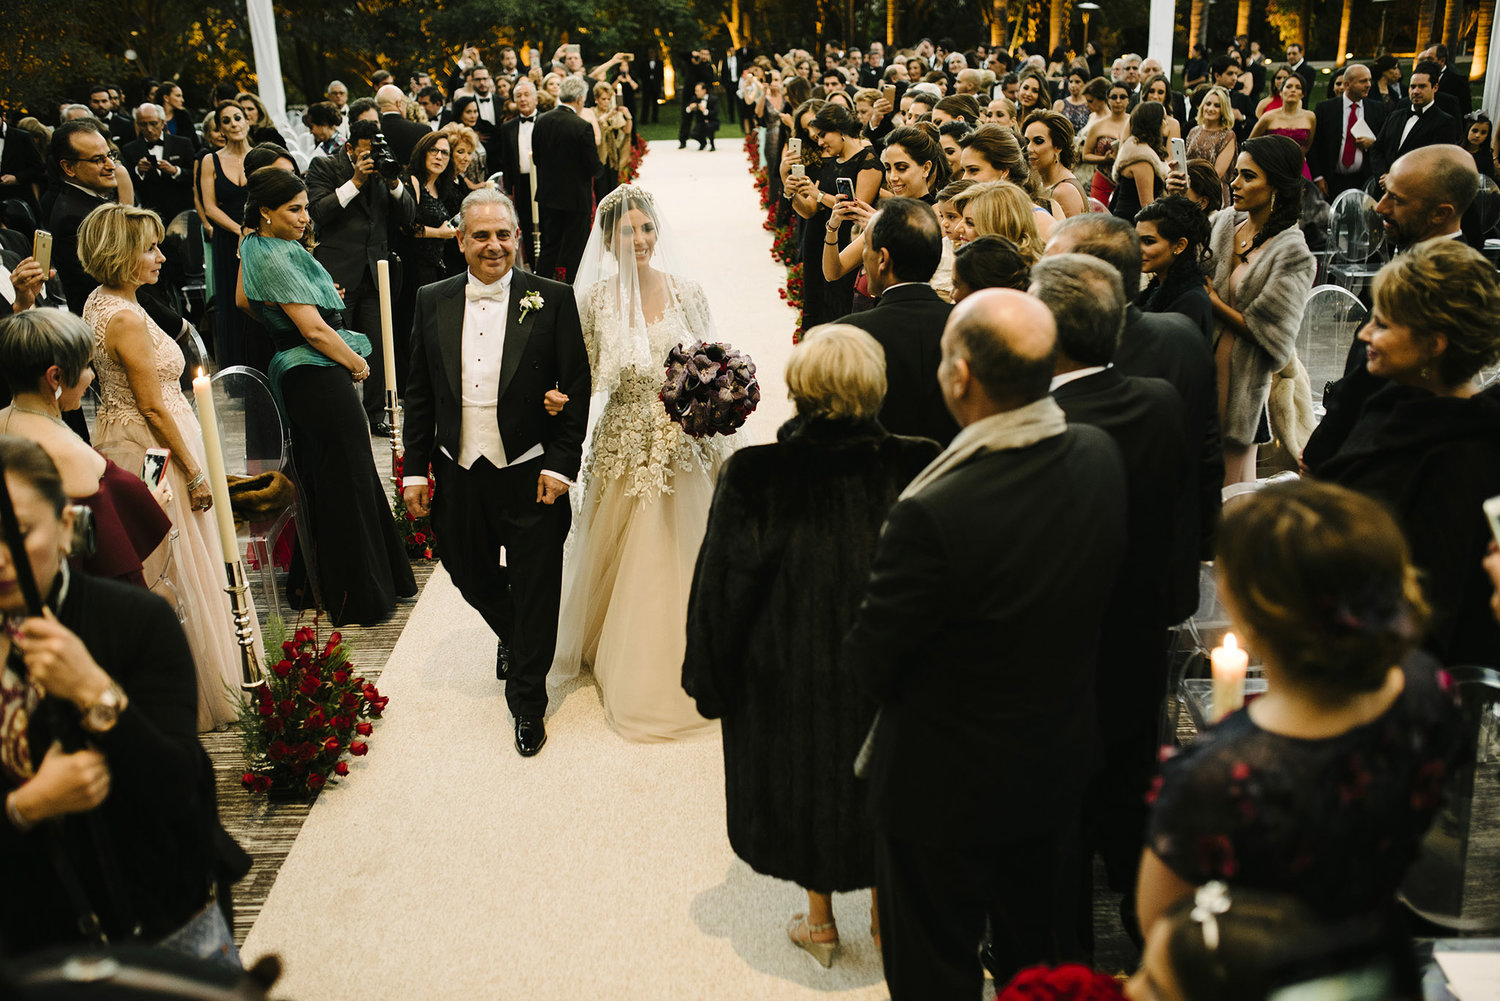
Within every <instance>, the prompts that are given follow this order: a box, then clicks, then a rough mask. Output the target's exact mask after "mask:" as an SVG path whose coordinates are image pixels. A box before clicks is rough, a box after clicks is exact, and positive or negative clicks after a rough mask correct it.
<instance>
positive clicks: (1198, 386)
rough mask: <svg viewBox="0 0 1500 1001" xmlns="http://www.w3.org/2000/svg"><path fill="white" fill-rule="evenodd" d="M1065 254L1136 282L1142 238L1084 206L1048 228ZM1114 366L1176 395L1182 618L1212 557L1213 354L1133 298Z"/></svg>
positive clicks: (1178, 603) (1187, 328)
mask: <svg viewBox="0 0 1500 1001" xmlns="http://www.w3.org/2000/svg"><path fill="white" fill-rule="evenodd" d="M1174 179H1175V180H1177V181H1178V182H1181V181H1183V177H1182V175H1180V174H1174V176H1173V178H1169V179H1168V183H1169V184H1171V183H1172V182H1173V180H1174ZM1067 253H1079V254H1088V255H1089V256H1090V257H1097V258H1099V259H1100V260H1102V261H1104V262H1105V263H1107V264H1109V265H1111V266H1112V267H1113V268H1114V269H1115V270H1116V271H1117V272H1119V275H1120V281H1121V286H1122V287H1123V288H1139V287H1140V283H1141V240H1140V237H1139V236H1137V235H1136V231H1135V227H1134V226H1132V225H1130V223H1128V222H1126V221H1125V220H1123V219H1120V218H1117V217H1115V216H1112V215H1109V214H1107V213H1102V212H1085V213H1081V214H1079V215H1076V216H1072V217H1070V218H1068V219H1065V220H1063V222H1061V223H1059V224H1058V225H1057V227H1056V228H1055V229H1054V230H1053V231H1052V237H1051V239H1050V240H1049V241H1048V243H1047V256H1048V257H1051V256H1053V255H1054V254H1067ZM1114 367H1115V370H1116V371H1118V372H1119V373H1120V374H1121V375H1135V376H1148V377H1154V378H1158V379H1165V380H1166V381H1167V382H1168V383H1170V384H1171V385H1172V387H1173V388H1174V389H1176V390H1177V393H1178V395H1179V396H1181V397H1182V403H1183V414H1184V420H1185V422H1186V423H1185V425H1184V429H1183V430H1184V434H1185V435H1186V438H1187V442H1188V447H1189V448H1190V449H1192V452H1193V455H1194V456H1195V460H1194V462H1193V464H1192V468H1191V469H1190V470H1189V471H1188V474H1187V476H1186V478H1185V479H1184V482H1183V493H1184V496H1185V498H1187V499H1186V500H1185V502H1184V503H1183V504H1182V505H1181V506H1180V508H1179V511H1180V514H1179V517H1180V518H1181V524H1180V526H1179V527H1180V529H1181V530H1180V531H1179V532H1178V533H1177V534H1176V535H1175V536H1174V537H1173V546H1174V554H1173V560H1172V566H1173V567H1174V570H1173V573H1172V578H1171V582H1170V586H1171V599H1170V604H1171V616H1170V617H1171V620H1172V621H1174V622H1181V621H1182V620H1183V619H1186V618H1187V617H1188V616H1190V615H1192V614H1193V611H1194V610H1195V609H1196V608H1197V607H1198V566H1197V564H1198V561H1199V560H1211V559H1213V556H1214V539H1215V537H1216V535H1217V534H1218V527H1219V508H1220V503H1221V490H1222V487H1223V485H1224V447H1223V439H1222V438H1221V437H1220V434H1219V397H1218V391H1217V389H1216V384H1217V380H1216V375H1215V369H1214V359H1213V353H1212V351H1211V350H1210V348H1209V345H1208V341H1207V340H1205V339H1204V336H1203V333H1202V331H1200V330H1199V329H1198V327H1197V326H1196V325H1194V324H1193V322H1192V321H1191V320H1189V319H1187V318H1186V317H1184V316H1181V315H1179V314H1177V313H1147V312H1144V311H1143V310H1142V309H1141V308H1140V307H1139V306H1137V305H1135V304H1134V303H1131V304H1129V305H1128V306H1126V307H1125V329H1124V331H1123V332H1122V333H1121V334H1120V343H1119V346H1118V347H1117V348H1116V349H1115V355H1114Z"/></svg>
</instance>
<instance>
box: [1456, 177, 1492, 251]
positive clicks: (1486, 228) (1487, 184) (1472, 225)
mask: <svg viewBox="0 0 1500 1001" xmlns="http://www.w3.org/2000/svg"><path fill="white" fill-rule="evenodd" d="M1463 231H1464V236H1465V237H1474V238H1478V239H1480V240H1483V238H1484V237H1487V236H1490V235H1492V234H1494V233H1500V185H1496V184H1495V182H1494V181H1492V180H1490V179H1489V177H1488V176H1487V175H1485V174H1480V175H1479V191H1478V193H1476V194H1475V195H1474V200H1473V201H1472V202H1470V203H1469V208H1468V211H1466V212H1464V219H1463Z"/></svg>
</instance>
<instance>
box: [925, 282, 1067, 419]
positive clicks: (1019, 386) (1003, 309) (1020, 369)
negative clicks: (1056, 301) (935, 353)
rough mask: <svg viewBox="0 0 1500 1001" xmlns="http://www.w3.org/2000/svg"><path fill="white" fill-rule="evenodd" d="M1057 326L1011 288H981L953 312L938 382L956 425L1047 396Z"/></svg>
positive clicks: (1038, 303) (1038, 306) (1043, 309)
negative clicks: (956, 420)
mask: <svg viewBox="0 0 1500 1001" xmlns="http://www.w3.org/2000/svg"><path fill="white" fill-rule="evenodd" d="M1056 354H1057V327H1056V325H1055V324H1054V322H1053V319H1052V312H1051V310H1049V309H1048V308H1047V307H1046V306H1045V305H1043V304H1042V302H1041V301H1040V300H1038V299H1035V298H1033V297H1032V296H1029V295H1027V294H1026V293H1024V292H1018V291H1016V290H1015V289H999V288H992V289H982V290H980V291H978V292H975V293H973V294H971V295H969V296H968V297H967V298H965V299H964V300H963V302H961V303H959V304H958V305H957V306H955V307H953V312H952V313H951V314H950V315H949V317H948V325H947V327H946V328H945V329H944V330H943V360H942V363H941V365H940V366H939V369H938V379H939V380H940V381H941V382H942V384H943V395H944V396H945V397H946V398H947V400H948V408H949V409H950V410H951V411H953V416H954V417H955V418H957V419H958V422H959V423H960V424H965V425H967V424H972V423H973V422H974V421H976V420H979V419H980V418H982V417H988V416H989V415H991V414H997V413H1002V412H1004V411H1007V410H1015V409H1017V408H1019V407H1023V406H1025V405H1026V404H1028V403H1033V402H1035V401H1036V400H1039V399H1041V398H1042V397H1044V396H1046V395H1047V392H1048V390H1049V388H1050V387H1051V384H1052V368H1053V363H1054V360H1055V358H1056Z"/></svg>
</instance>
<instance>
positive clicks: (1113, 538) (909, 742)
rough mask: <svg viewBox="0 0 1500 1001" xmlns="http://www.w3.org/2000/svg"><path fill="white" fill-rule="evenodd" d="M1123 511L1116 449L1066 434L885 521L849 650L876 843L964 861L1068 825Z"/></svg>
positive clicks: (961, 478)
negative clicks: (867, 741) (864, 700)
mask: <svg viewBox="0 0 1500 1001" xmlns="http://www.w3.org/2000/svg"><path fill="white" fill-rule="evenodd" d="M1124 497H1125V469H1124V463H1123V461H1122V460H1121V458H1120V450H1119V448H1118V447H1116V445H1115V443H1114V442H1113V441H1111V440H1110V437H1109V435H1107V434H1106V433H1105V432H1103V431H1100V430H1099V429H1098V428H1092V427H1087V426H1085V425H1072V426H1070V427H1068V428H1067V429H1066V430H1065V431H1063V432H1062V433H1061V434H1058V435H1055V436H1054V437H1051V438H1047V439H1044V440H1042V441H1040V442H1037V443H1036V444H1034V445H1032V446H1030V447H1029V448H1022V449H1011V450H1007V451H1000V452H990V453H987V454H983V455H980V456H978V457H976V458H974V459H971V460H970V461H968V462H967V463H965V464H963V465H961V466H959V467H957V468H956V469H954V470H952V471H951V472H949V473H948V474H947V475H945V476H943V477H941V478H940V479H938V480H936V481H935V482H933V483H932V484H930V485H929V486H927V487H926V488H925V489H923V490H922V491H920V492H919V493H917V494H916V495H914V496H912V497H908V498H907V499H905V500H902V501H898V502H897V503H896V505H895V506H894V507H892V508H891V510H890V513H889V514H888V515H887V516H886V522H885V527H884V528H883V529H882V530H881V535H880V541H879V543H878V545H877V548H876V551H875V561H874V565H873V567H872V568H871V573H870V582H869V586H868V588H867V589H866V591H865V597H864V601H863V603H862V604H861V606H860V609H859V612H858V614H857V616H856V618H855V623H854V627H853V629H851V630H850V632H849V635H848V636H847V637H846V638H845V640H844V649H843V658H844V663H845V664H846V665H847V670H848V671H849V672H850V673H851V675H853V676H856V677H859V678H860V680H861V682H862V683H863V684H864V686H865V689H866V690H867V691H868V692H869V693H870V695H871V696H872V697H873V698H874V699H875V700H876V702H877V703H879V705H880V706H881V718H880V721H879V723H878V724H877V727H876V731H875V740H874V745H873V749H872V754H871V758H870V763H869V770H868V772H867V776H868V779H869V784H870V793H869V804H870V812H871V819H872V820H873V822H874V825H875V828H876V829H877V830H879V831H881V832H883V833H885V834H887V835H889V836H891V837H894V838H899V839H902V840H907V841H912V842H916V843H918V844H923V845H932V846H940V847H959V848H963V847H980V846H987V845H994V844H997V843H1001V842H1005V841H1011V840H1016V839H1018V838H1022V837H1026V836H1029V835H1033V834H1042V833H1045V832H1048V831H1053V830H1061V829H1065V828H1067V827H1069V826H1070V825H1071V824H1072V823H1073V810H1075V809H1076V805H1077V796H1078V792H1079V787H1080V785H1081V783H1082V782H1083V781H1084V778H1085V776H1086V773H1087V772H1088V771H1089V770H1090V768H1091V767H1092V764H1093V762H1094V757H1095V747H1096V736H1095V730H1096V726H1097V723H1096V719H1095V711H1094V700H1093V688H1094V685H1093V676H1094V660H1095V657H1096V653H1097V644H1098V642H1099V625H1100V621H1101V615H1102V611H1103V609H1104V607H1105V604H1106V603H1107V601H1108V599H1109V595H1110V591H1111V589H1112V588H1113V586H1114V581H1115V574H1116V573H1117V572H1118V570H1119V567H1120V561H1121V557H1122V556H1123V554H1124V551H1125V504H1124Z"/></svg>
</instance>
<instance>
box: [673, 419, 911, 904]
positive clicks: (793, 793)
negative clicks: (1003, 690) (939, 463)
mask: <svg viewBox="0 0 1500 1001" xmlns="http://www.w3.org/2000/svg"><path fill="white" fill-rule="evenodd" d="M778 438H779V439H780V440H778V441H777V442H776V443H775V444H772V445H756V446H752V447H749V448H744V449H741V450H739V451H738V452H736V453H734V455H733V456H732V457H731V458H730V460H729V462H728V464H727V465H725V467H724V472H723V474H722V475H721V476H720V478H719V484H718V488H717V489H716V490H715V492H714V502H713V508H712V509H711V511H710V512H709V516H708V530H707V532H706V533H705V535H704V539H703V548H702V549H701V550H700V551H699V553H698V565H697V569H696V571H695V572H694V575H693V590H692V597H691V599H690V601H689V604H688V618H687V653H686V657H685V659H684V662H683V666H682V686H683V688H684V689H686V690H687V693H688V694H689V695H691V696H692V697H693V698H694V699H696V700H697V703H698V711H699V712H700V713H702V714H703V715H704V716H707V717H709V718H714V717H721V718H722V719H723V721H724V725H723V733H724V795H725V799H726V805H727V820H728V826H729V842H730V844H731V845H732V846H733V847H734V851H735V854H736V855H738V856H739V857H740V858H742V859H744V860H745V861H746V862H747V863H749V865H750V866H751V867H752V868H754V869H755V870H756V871H757V872H761V873H765V874H766V875H768V876H776V877H778V878H780V879H788V880H791V881H793V882H795V883H797V884H798V885H800V886H803V887H806V888H808V889H812V890H817V891H820V892H825V893H826V892H832V891H845V890H854V889H859V888H862V887H866V886H870V885H872V884H873V883H874V881H875V857H874V851H875V846H874V830H873V828H872V827H871V825H870V822H869V818H868V816H867V814H866V813H865V789H864V783H863V782H862V781H860V780H858V779H856V778H855V776H854V759H855V757H856V755H857V754H858V752H859V747H860V743H861V742H862V741H863V740H864V737H865V734H866V732H867V731H868V730H869V729H870V723H871V720H873V719H874V717H875V703H874V701H873V700H872V699H871V698H870V696H869V695H867V694H865V692H864V690H863V689H862V688H861V686H860V683H859V680H858V678H857V677H855V676H854V675H853V674H852V673H850V672H849V671H847V670H846V669H845V668H844V666H843V665H842V663H841V651H842V647H843V642H844V635H845V634H846V633H847V632H848V631H849V629H850V627H851V626H852V625H853V622H854V615H855V612H856V610H857V609H858V608H859V603H860V600H861V598H863V596H864V592H865V585H866V583H867V581H868V579H869V576H870V566H871V563H872V562H873V561H874V558H875V543H876V541H877V539H878V538H879V536H880V528H881V525H882V524H883V523H884V522H885V515H886V512H887V511H888V510H889V509H890V507H891V505H892V504H893V503H895V501H896V498H897V496H898V495H899V494H900V493H901V490H902V488H903V487H905V486H906V485H907V484H908V483H909V482H910V481H911V480H912V478H913V477H914V476H916V474H917V473H918V472H920V471H921V470H922V468H923V467H924V466H926V465H927V464H928V463H929V462H931V461H932V460H933V459H934V458H936V457H937V454H938V445H937V443H936V442H933V441H929V440H927V439H925V438H906V437H901V436H898V435H892V434H890V433H888V432H887V431H885V429H883V428H882V427H881V426H880V425H879V424H878V423H876V422H874V421H865V422H857V421H835V420H818V419H814V420H809V421H806V422H798V421H793V422H789V423H788V424H787V425H786V426H784V427H783V428H782V429H781V432H780V434H779V435H778Z"/></svg>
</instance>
